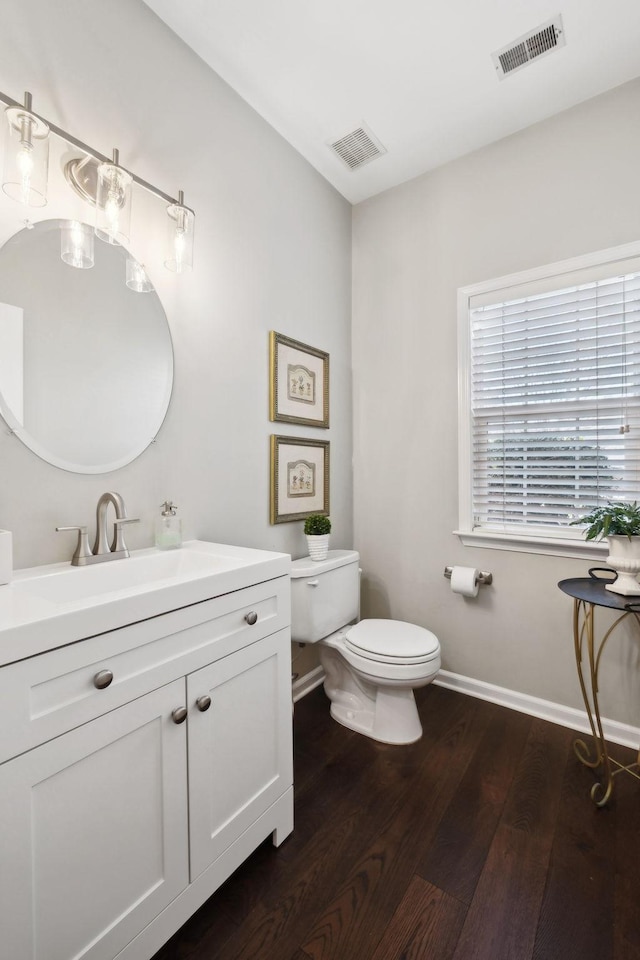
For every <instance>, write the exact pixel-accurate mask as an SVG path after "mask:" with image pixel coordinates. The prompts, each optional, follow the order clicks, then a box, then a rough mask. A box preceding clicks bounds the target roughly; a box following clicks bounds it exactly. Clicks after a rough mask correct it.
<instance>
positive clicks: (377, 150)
mask: <svg viewBox="0 0 640 960" xmlns="http://www.w3.org/2000/svg"><path fill="white" fill-rule="evenodd" d="M329 146H330V147H331V149H332V150H333V151H334V153H336V154H337V155H338V156H339V157H340V159H341V160H342V161H343V163H346V165H347V166H348V167H349V169H350V170H357V169H358V167H362V166H364V164H365V163H369V162H370V161H371V160H375V158H376V157H381V156H382V154H384V153H386V152H387V151H386V149H385V148H384V147H383V146H382V144H381V143H380V141H379V140H378V139H377V137H374V135H373V134H372V133H371V131H370V130H368V129H367V128H366V127H365V126H364V125H363V126H360V127H358V128H357V129H356V130H352V131H351V133H347V134H345V136H344V137H340V138H339V139H338V140H334V141H333V142H331V143H330V144H329Z"/></svg>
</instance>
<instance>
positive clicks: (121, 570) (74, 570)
mask: <svg viewBox="0 0 640 960" xmlns="http://www.w3.org/2000/svg"><path fill="white" fill-rule="evenodd" d="M249 562H250V560H249V558H247V557H245V558H238V557H233V556H225V555H223V554H219V553H214V552H211V553H209V552H206V551H204V550H200V549H194V546H193V543H191V544H186V545H185V546H184V547H182V548H181V549H179V550H171V551H164V550H157V551H145V550H140V551H134V552H133V553H132V554H131V556H130V557H128V558H126V559H124V560H108V561H106V562H104V563H98V564H95V565H92V566H87V567H72V566H69V565H65V566H64V567H63V568H60V567H58V565H57V564H56V565H55V566H54V567H51V568H48V569H47V568H45V572H44V573H41V574H39V575H36V576H31V577H27V578H25V579H24V580H16V581H15V583H14V589H15V590H16V591H17V592H18V593H25V594H27V595H29V596H33V597H39V598H41V599H42V600H47V601H48V602H49V603H55V604H68V603H79V602H82V601H84V600H89V599H92V598H95V599H97V598H99V597H104V596H106V595H108V594H112V593H119V592H120V591H122V590H132V589H136V590H138V589H140V588H142V589H145V590H149V589H152V588H153V587H156V586H158V585H159V583H160V581H163V580H173V579H175V578H179V579H180V580H192V579H194V578H197V577H203V576H209V575H211V574H215V573H221V572H222V571H224V570H233V569H235V568H237V567H238V566H246V565H247V563H249Z"/></svg>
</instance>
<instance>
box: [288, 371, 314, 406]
mask: <svg viewBox="0 0 640 960" xmlns="http://www.w3.org/2000/svg"><path fill="white" fill-rule="evenodd" d="M287 384H288V397H289V400H293V401H294V402H298V403H315V402H316V375H315V373H313V372H312V371H311V370H309V369H307V367H302V366H293V364H291V363H290V364H289V366H288V367H287Z"/></svg>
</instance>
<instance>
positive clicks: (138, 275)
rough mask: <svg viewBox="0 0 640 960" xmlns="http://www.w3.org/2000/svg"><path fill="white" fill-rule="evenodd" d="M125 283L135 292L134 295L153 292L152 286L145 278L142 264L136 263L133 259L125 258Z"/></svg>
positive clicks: (145, 274)
mask: <svg viewBox="0 0 640 960" xmlns="http://www.w3.org/2000/svg"><path fill="white" fill-rule="evenodd" d="M126 283H127V286H128V287H129V289H130V290H135V291H136V293H151V292H152V291H153V284H152V283H151V280H149V277H148V276H147V272H146V270H145V269H144V264H143V263H138V261H137V260H134V259H133V257H127V280H126Z"/></svg>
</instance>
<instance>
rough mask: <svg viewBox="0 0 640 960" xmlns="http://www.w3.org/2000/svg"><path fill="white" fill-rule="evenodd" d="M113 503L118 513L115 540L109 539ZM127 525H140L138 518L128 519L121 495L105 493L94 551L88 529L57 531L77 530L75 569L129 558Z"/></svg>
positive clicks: (99, 514)
mask: <svg viewBox="0 0 640 960" xmlns="http://www.w3.org/2000/svg"><path fill="white" fill-rule="evenodd" d="M110 503H112V504H113V506H114V509H115V511H116V519H115V520H114V522H113V529H114V534H113V540H112V542H111V545H109V541H108V539H107V510H108V508H109V504H110ZM126 523H138V518H137V517H135V518H133V517H131V518H130V517H128V516H127V508H126V507H125V505H124V500H123V499H122V497H121V496H120V494H119V493H109V492H107V493H103V494H102V496H101V497H100V499H99V500H98V506H97V508H96V539H95V543H94V545H93V551H91V550H90V549H89V541H88V539H87V528H86V527H56V530H77V531H78V545H77V547H76V550H75V553H74V554H73V557H72V558H71V563H72V565H73V566H74V567H84V566H87V565H88V564H90V563H103V562H104V561H105V560H118V559H120V558H124V557H128V556H129V551H128V549H127V545H126V544H125V542H124V532H123V529H122V528H123V526H124V525H125V524H126Z"/></svg>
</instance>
